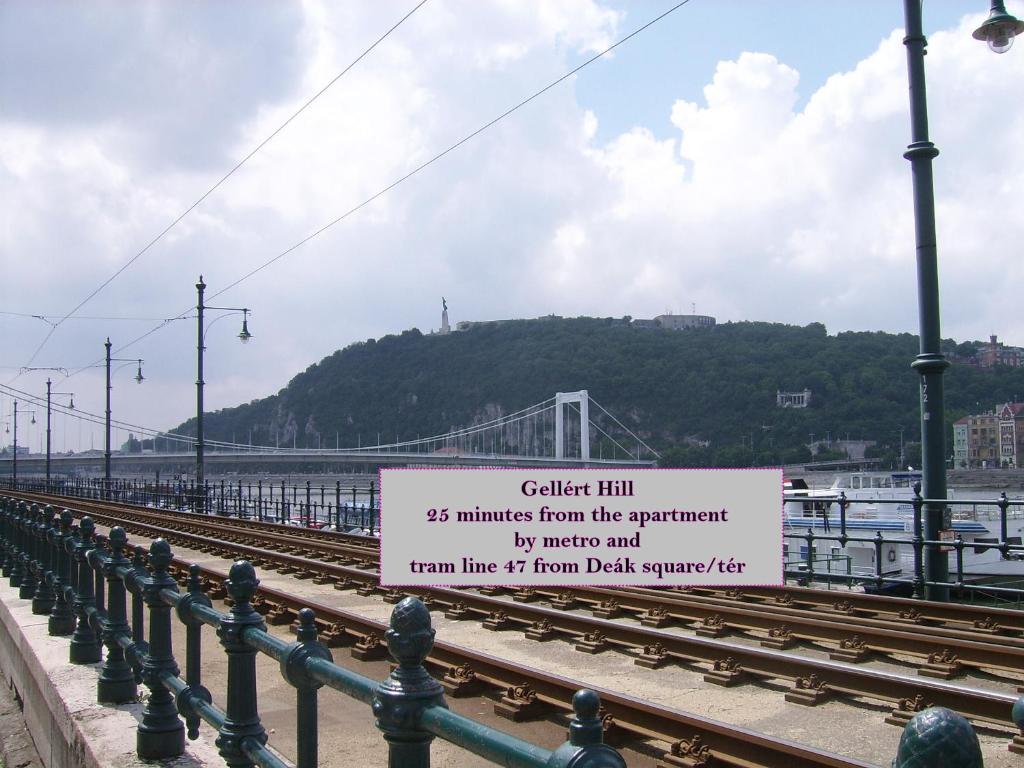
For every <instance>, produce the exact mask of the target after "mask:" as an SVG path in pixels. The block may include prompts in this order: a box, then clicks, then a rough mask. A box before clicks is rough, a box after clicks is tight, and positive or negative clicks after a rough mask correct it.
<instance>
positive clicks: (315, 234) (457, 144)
mask: <svg viewBox="0 0 1024 768" xmlns="http://www.w3.org/2000/svg"><path fill="white" fill-rule="evenodd" d="M689 2H690V0H681V1H680V2H678V3H676V4H675V5H673V6H672V7H670V8H669V9H668V10H666V11H664V12H663V13H660V14H659V15H657V16H655V17H654V18H653V19H651V20H650V21H648V22H647V23H645V24H643V25H642V26H640V27H637V28H636V29H634V30H633V31H632V32H630V33H629V34H628V35H626V36H625V37H622V38H620V39H619V40H617V41H616V42H615V43H613V44H612V45H610V46H608V47H607V48H605V49H604V50H603V51H601V52H600V53H597V54H594V55H593V56H591V57H590V58H589V59H587V60H586V61H584V62H583V63H582V64H580V65H579V66H577V67H574V68H573V69H571V70H569V71H568V72H566V73H565V74H563V75H562V76H561V77H559V78H557V79H556V80H553V81H552V82H550V83H548V84H547V85H546V86H544V87H543V88H541V89H540V90H538V91H536V92H535V93H533V94H532V95H530V96H528V97H527V98H525V99H523V100H522V101H520V102H519V103H517V104H516V105H514V106H512V107H509V108H508V109H506V110H505V111H504V112H502V113H501V114H500V115H498V116H497V117H495V118H494V119H492V120H490V121H488V122H487V123H485V124H484V125H482V126H480V127H479V128H477V129H476V130H474V131H472V132H471V133H469V134H467V135H466V136H464V137H462V138H461V139H459V140H458V141H456V142H455V143H454V144H452V145H451V146H449V147H448V148H447V149H445V150H443V151H441V152H438V153H437V154H436V155H434V156H433V157H431V158H430V159H429V160H426V161H425V162H423V163H421V164H420V165H418V166H416V167H415V168H414V169H413V170H411V171H409V172H408V173H406V174H405V175H403V176H401V177H400V178H398V179H396V180H395V181H392V182H391V183H390V184H388V185H387V186H385V187H383V188H382V189H380V190H379V191H377V192H375V193H374V194H373V195H371V196H370V197H368V198H366V199H365V200H363V201H362V202H361V203H359V204H358V205H355V206H353V207H352V208H350V209H349V210H347V211H345V212H344V213H343V214H341V215H340V216H338V217H337V218H335V219H333V220H332V221H330V222H328V223H327V224H325V225H324V226H322V227H320V228H319V229H317V230H316V231H314V232H312V233H311V234H309V235H307V236H306V237H304V238H302V239H301V240H299V241H298V242H297V243H295V244H294V245H292V246H290V247H288V248H286V249H285V250H284V251H282V252H281V253H279V254H277V255H276V256H274V257H273V258H271V259H269V260H267V261H265V262H263V264H261V265H259V266H258V267H256V268H255V269H253V270H251V271H249V272H247V273H246V274H244V275H242V276H241V277H240V278H238V279H237V280H235V281H234V282H232V283H229V284H228V285H227V286H225V287H224V288H222V289H220V290H219V291H217V292H216V293H214V294H212V295H211V296H210V297H209V298H210V299H214V298H217V297H218V296H220V295H222V294H224V293H226V292H227V291H229V290H231V289H232V288H234V287H236V286H238V285H239V284H241V283H242V282H244V281H246V280H248V279H249V278H250V277H253V276H254V275H256V274H257V273H259V272H261V271H263V270H264V269H266V268H267V267H269V266H270V265H272V264H274V263H275V262H277V261H280V260H281V259H283V258H284V257H285V256H287V255H288V254H290V253H292V252H294V251H295V250H297V249H298V248H300V247H302V246H303V245H305V244H306V243H308V242H309V241H310V240H312V239H314V238H315V237H318V236H319V235H321V234H323V233H324V232H326V231H327V230H328V229H330V228H331V227H333V226H335V225H336V224H339V223H340V222H342V221H344V220H345V219H347V218H348V217H349V216H351V215H352V214H354V213H356V212H357V211H359V210H360V209H362V208H364V207H366V206H367V205H369V204H370V203H372V202H373V201H374V200H376V199H377V198H379V197H381V196H382V195H384V194H386V193H388V192H390V191H391V190H392V189H394V188H395V187H397V186H398V185H400V184H402V183H403V182H405V181H407V180H408V179H410V178H412V177H413V176H415V175H416V174H418V173H420V172H421V171H423V170H424V169H426V168H427V167H429V166H430V165H433V164H434V163H435V162H437V161H438V160H440V159H441V158H443V157H444V156H445V155H447V154H449V153H451V152H453V151H454V150H456V149H458V148H459V147H461V146H462V145H463V144H465V143H466V142H468V141H470V140H472V139H473V138H475V137H476V136H479V135H480V134H481V133H483V132H484V131H486V130H488V129H489V128H491V127H492V126H494V125H495V124H496V123H498V122H500V121H501V120H503V119H505V118H506V117H508V116H509V115H511V114H512V113H513V112H516V111H517V110H519V109H521V108H522V107H524V106H526V105H527V104H529V103H530V102H532V101H534V100H535V99H537V98H538V97H539V96H542V95H543V94H545V93H547V92H548V91H549V90H551V89H552V88H554V87H555V86H556V85H558V84H560V83H562V82H564V81H565V80H567V79H569V78H570V77H572V76H573V75H575V74H576V73H578V72H579V71H581V70H582V69H584V68H585V67H588V66H590V65H591V64H593V63H594V62H595V61H597V60H598V59H600V58H602V57H603V56H605V55H606V54H608V53H611V52H612V51H613V50H615V49H616V48H618V47H619V46H620V45H622V44H623V43H625V42H627V41H629V40H631V39H632V38H634V37H636V36H637V35H639V34H640V33H641V32H643V31H644V30H646V29H648V28H649V27H651V26H653V25H654V24H657V23H658V22H659V21H661V20H662V19H664V18H665V17H667V16H669V15H670V14H672V13H674V12H675V11H677V10H679V9H680V8H682V7H683V6H684V5H687V4H688V3H689ZM417 7H418V6H417ZM163 325H166V324H162V325H160V326H158V327H156V328H153V329H152V330H151V331H149V332H148V333H146V334H143V336H141V337H139V339H136V340H135V341H132V342H129V343H128V344H126V345H124V346H122V347H119V348H118V352H121V351H123V350H125V349H127V348H128V347H129V346H131V345H132V344H134V343H136V341H140V340H141V339H143V338H145V337H146V336H149V335H150V334H151V333H154V332H155V331H157V330H159V329H160V328H162V327H163Z"/></svg>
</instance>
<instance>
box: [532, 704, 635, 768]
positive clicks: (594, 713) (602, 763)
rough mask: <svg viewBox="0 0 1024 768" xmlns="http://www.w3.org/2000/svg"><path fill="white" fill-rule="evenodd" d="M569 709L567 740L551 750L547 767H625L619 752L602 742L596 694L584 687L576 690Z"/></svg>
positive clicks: (601, 726)
mask: <svg viewBox="0 0 1024 768" xmlns="http://www.w3.org/2000/svg"><path fill="white" fill-rule="evenodd" d="M572 709H573V719H572V722H571V723H569V740H568V741H566V742H564V743H563V744H562V745H561V746H560V747H559V748H558V749H556V750H555V751H554V752H552V753H551V758H550V759H549V760H548V765H549V766H550V768H626V761H625V760H623V759H622V755H620V754H619V753H618V752H617V751H616V750H615V749H613V748H612V747H610V746H608V745H607V744H604V743H603V739H604V723H603V722H602V720H601V699H600V697H599V696H598V695H597V693H596V692H595V691H591V690H589V689H586V688H584V689H582V690H579V691H576V694H575V695H574V696H573V697H572Z"/></svg>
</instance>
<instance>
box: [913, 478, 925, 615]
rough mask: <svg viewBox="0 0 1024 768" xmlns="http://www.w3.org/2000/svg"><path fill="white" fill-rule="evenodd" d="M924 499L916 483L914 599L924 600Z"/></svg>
mask: <svg viewBox="0 0 1024 768" xmlns="http://www.w3.org/2000/svg"><path fill="white" fill-rule="evenodd" d="M923 509H924V499H923V498H922V497H921V484H920V483H914V536H913V538H912V539H911V541H912V542H913V544H912V546H913V550H914V597H916V598H917V599H919V600H924V534H923V531H924V527H923V523H922V519H923V518H922V510H923Z"/></svg>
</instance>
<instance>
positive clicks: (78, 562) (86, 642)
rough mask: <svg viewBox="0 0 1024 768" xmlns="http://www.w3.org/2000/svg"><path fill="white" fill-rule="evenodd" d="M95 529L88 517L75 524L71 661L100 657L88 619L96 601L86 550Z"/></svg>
mask: <svg viewBox="0 0 1024 768" xmlns="http://www.w3.org/2000/svg"><path fill="white" fill-rule="evenodd" d="M94 530H95V526H94V525H93V522H92V518H91V517H83V518H82V522H81V523H79V525H78V531H79V535H80V537H81V538H80V539H79V541H78V542H77V543H75V545H74V548H75V551H74V558H75V562H74V564H73V565H72V567H73V568H74V567H76V566H77V571H78V582H77V585H76V590H75V615H76V616H77V617H78V621H77V622H76V624H75V633H74V634H73V635H72V636H71V649H70V651H69V655H68V658H69V660H70V661H71V663H72V664H95V663H96V662H97V661H99V660H100V658H101V652H100V641H99V638H97V637H96V633H95V632H94V631H93V628H92V624H91V623H90V621H89V609H90V608H92V607H94V606H95V604H96V600H95V597H94V595H93V576H92V567H91V566H90V565H89V558H88V556H87V555H88V552H89V550H91V549H92V548H93V542H92V535H93V531H94Z"/></svg>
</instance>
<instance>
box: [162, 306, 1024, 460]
mask: <svg viewBox="0 0 1024 768" xmlns="http://www.w3.org/2000/svg"><path fill="white" fill-rule="evenodd" d="M944 346H945V347H946V349H945V351H946V353H947V354H948V355H951V356H952V355H954V354H955V352H956V351H957V347H956V345H955V343H954V342H952V341H949V342H945V343H944ZM964 346H965V345H961V349H962V348H963V347H964ZM968 346H969V345H968ZM917 351H918V347H917V338H916V337H915V336H912V335H910V334H899V335H894V334H888V333H881V332H856V333H853V332H851V333H839V334H837V335H833V336H830V335H828V334H827V332H826V329H825V327H824V326H823V325H821V324H818V323H812V324H811V325H808V326H806V327H796V326H789V325H779V324H770V323H752V322H744V323H726V324H722V325H718V326H715V327H713V328H708V329H692V330H685V331H671V330H663V329H652V328H640V327H636V326H633V325H630V324H629V322H628V319H626V318H624V319H622V320H618V319H611V318H605V319H599V318H576V319H554V318H543V319H538V320H517V321H508V322H502V323H491V324H481V325H477V326H474V327H472V328H470V329H469V330H466V331H460V332H456V333H451V334H448V335H443V336H442V335H430V336H424V335H423V334H421V333H420V332H419V331H418V330H415V329H413V330H410V331H406V332H404V333H402V334H400V335H397V336H385V337H383V338H381V339H378V340H374V339H370V340H368V341H366V342H361V343H357V344H353V345H351V346H349V347H347V348H345V349H343V350H339V351H337V352H335V353H334V354H333V355H330V356H329V357H327V358H325V359H323V360H322V361H320V362H319V363H317V364H315V365H312V366H310V367H309V368H308V369H307V370H305V371H303V372H302V373H300V374H299V375H297V376H296V377H295V378H293V379H292V380H291V382H289V384H288V386H287V387H285V388H284V389H282V390H281V391H280V392H279V393H278V394H276V395H272V396H270V397H266V398H263V399H261V400H255V401H253V402H251V403H249V404H247V405H241V406H238V407H236V408H227V409H224V410H221V411H217V412H215V413H211V414H208V415H207V417H206V420H205V427H206V437H207V439H211V440H213V439H216V440H235V441H237V442H246V441H247V440H248V439H249V435H250V430H251V435H252V442H253V443H254V444H262V445H275V443H278V444H280V445H282V446H291V445H293V444H294V445H296V446H298V447H314V448H315V447H316V446H317V443H318V435H319V440H320V441H321V444H322V445H323V447H334V445H335V441H336V439H337V440H338V442H339V443H340V445H341V446H342V447H345V446H354V445H356V444H357V442H359V443H361V444H362V445H367V444H372V443H375V442H376V441H377V433H378V432H379V433H380V436H381V440H382V441H383V442H391V441H393V440H395V439H396V438H399V439H402V440H407V439H413V438H415V437H417V436H419V435H422V436H427V435H434V434H439V433H443V432H447V431H448V430H449V429H451V428H457V427H462V426H468V425H471V424H473V423H478V422H481V421H485V420H488V419H490V418H494V417H495V416H497V415H498V414H504V413H510V412H513V411H516V410H518V409H520V408H523V407H525V406H528V405H531V404H533V403H537V402H540V401H542V400H545V399H546V398H549V397H551V396H552V395H553V394H554V393H555V392H556V391H563V392H564V391H574V390H579V389H588V390H589V391H590V394H591V396H592V397H593V398H594V399H595V400H597V401H598V402H600V403H601V404H602V405H603V406H605V407H606V408H608V410H609V411H611V412H612V413H613V414H615V416H616V417H617V418H619V419H620V420H621V421H622V422H623V423H624V424H626V425H627V426H629V427H630V428H631V429H633V430H634V431H635V432H637V434H639V435H640V436H641V437H643V438H644V440H645V441H646V442H648V443H649V444H650V445H651V446H652V447H654V448H655V449H656V450H658V451H660V452H662V453H663V454H667V456H666V463H669V464H676V465H684V466H685V465H694V466H696V465H702V464H712V463H714V464H718V465H722V466H743V465H747V464H751V463H757V464H765V463H778V462H787V461H790V460H793V461H798V460H802V458H804V457H805V456H806V454H807V449H806V447H804V446H805V445H806V444H807V443H808V442H810V439H811V435H812V433H813V435H814V436H815V439H822V438H824V437H825V436H826V434H830V435H831V437H832V438H833V439H839V438H846V437H849V438H851V439H866V440H876V441H878V442H879V443H881V444H883V445H892V444H894V443H897V442H898V440H899V437H898V435H899V430H900V429H901V428H902V429H903V431H904V439H905V440H907V441H913V440H917V439H918V434H919V431H920V428H919V421H918V419H919V416H918V376H917V374H916V373H914V372H913V371H912V370H911V369H910V362H911V361H912V360H913V358H914V356H915V355H916V354H917ZM805 388H806V389H810V390H811V392H812V400H811V405H810V407H809V408H806V409H801V408H779V407H777V406H776V391H777V390H782V391H800V390H803V389H805ZM1018 395H1020V396H1024V369H1015V368H1004V367H997V368H993V369H979V368H974V367H971V366H967V365H960V364H956V363H954V364H953V366H952V367H951V368H950V369H949V371H948V374H947V376H946V408H947V417H948V424H951V423H952V421H953V420H955V419H956V418H959V417H960V416H962V415H964V414H966V413H969V412H977V411H979V410H985V409H990V408H992V407H993V406H994V405H995V404H996V403H1000V402H1005V401H1009V400H1013V399H1016V398H1017V397H1018ZM195 426H196V425H195V420H194V419H192V420H190V421H188V422H186V423H185V424H183V425H181V426H180V427H178V428H176V429H175V430H174V431H175V432H178V433H182V434H192V435H194V434H195ZM947 442H948V443H950V444H951V441H950V440H949V438H947ZM705 443H706V445H703V444H705ZM751 447H753V452H752V451H751Z"/></svg>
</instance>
